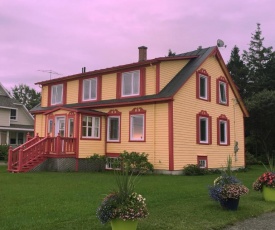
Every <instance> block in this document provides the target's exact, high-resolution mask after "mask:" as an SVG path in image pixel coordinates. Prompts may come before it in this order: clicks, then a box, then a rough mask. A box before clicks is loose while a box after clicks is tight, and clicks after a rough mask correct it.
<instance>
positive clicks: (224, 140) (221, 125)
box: [217, 114, 230, 145]
mask: <svg viewBox="0 0 275 230" xmlns="http://www.w3.org/2000/svg"><path fill="white" fill-rule="evenodd" d="M217 128H218V130H217V134H218V135H217V141H218V145H230V121H229V119H227V117H226V116H225V115H224V114H222V115H220V116H219V117H218V118H217Z"/></svg>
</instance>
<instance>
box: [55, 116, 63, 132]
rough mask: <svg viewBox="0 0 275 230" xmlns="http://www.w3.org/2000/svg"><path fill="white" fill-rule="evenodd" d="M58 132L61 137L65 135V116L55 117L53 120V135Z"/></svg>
mask: <svg viewBox="0 0 275 230" xmlns="http://www.w3.org/2000/svg"><path fill="white" fill-rule="evenodd" d="M58 133H59V134H60V136H61V137H64V136H65V117H56V120H55V136H57V135H58Z"/></svg>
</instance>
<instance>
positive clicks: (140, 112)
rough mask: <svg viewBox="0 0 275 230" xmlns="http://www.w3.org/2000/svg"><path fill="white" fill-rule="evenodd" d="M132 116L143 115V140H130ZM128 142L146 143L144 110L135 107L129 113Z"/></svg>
mask: <svg viewBox="0 0 275 230" xmlns="http://www.w3.org/2000/svg"><path fill="white" fill-rule="evenodd" d="M133 115H143V136H144V137H143V139H142V140H138V139H134V140H132V139H131V133H132V132H131V128H132V127H131V123H132V122H131V117H132V116H133ZM129 142H146V110H144V109H143V108H141V107H136V108H133V109H132V111H130V112H129Z"/></svg>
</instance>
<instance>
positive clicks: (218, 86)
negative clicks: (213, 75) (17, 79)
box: [216, 76, 229, 106]
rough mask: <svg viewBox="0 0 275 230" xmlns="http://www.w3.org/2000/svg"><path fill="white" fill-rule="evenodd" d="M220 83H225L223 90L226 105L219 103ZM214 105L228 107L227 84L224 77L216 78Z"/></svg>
mask: <svg viewBox="0 0 275 230" xmlns="http://www.w3.org/2000/svg"><path fill="white" fill-rule="evenodd" d="M220 82H223V83H225V90H226V95H225V96H226V103H221V102H220ZM216 88H217V90H216V103H217V104H219V105H225V106H228V105H229V92H228V82H227V80H226V78H225V77H223V76H220V77H219V78H217V80H216Z"/></svg>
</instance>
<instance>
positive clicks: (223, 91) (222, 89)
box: [217, 77, 228, 105]
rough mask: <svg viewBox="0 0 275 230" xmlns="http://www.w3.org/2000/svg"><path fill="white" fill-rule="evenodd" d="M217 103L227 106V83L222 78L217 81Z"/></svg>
mask: <svg viewBox="0 0 275 230" xmlns="http://www.w3.org/2000/svg"><path fill="white" fill-rule="evenodd" d="M217 103H218V104H223V105H228V83H227V82H226V80H225V78H224V77H220V78H219V79H217Z"/></svg>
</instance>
